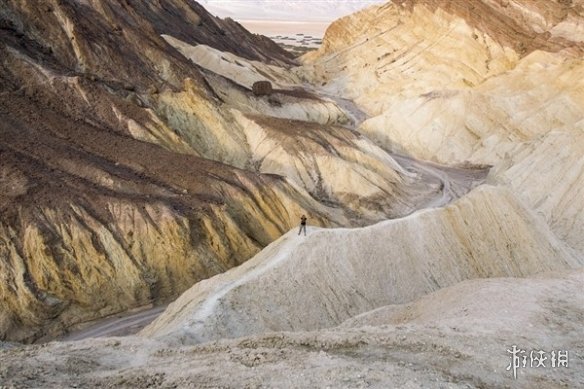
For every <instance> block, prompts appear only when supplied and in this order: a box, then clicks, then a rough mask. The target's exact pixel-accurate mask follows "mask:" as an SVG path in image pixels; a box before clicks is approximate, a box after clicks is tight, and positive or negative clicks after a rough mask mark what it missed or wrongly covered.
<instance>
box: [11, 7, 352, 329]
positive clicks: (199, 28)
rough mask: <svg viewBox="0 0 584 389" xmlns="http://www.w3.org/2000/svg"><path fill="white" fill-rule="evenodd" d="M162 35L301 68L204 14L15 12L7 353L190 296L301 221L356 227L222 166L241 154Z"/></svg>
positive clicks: (180, 10)
mask: <svg viewBox="0 0 584 389" xmlns="http://www.w3.org/2000/svg"><path fill="white" fill-rule="evenodd" d="M162 33H167V34H173V35H174V36H177V37H179V38H181V39H184V40H186V41H188V42H191V43H193V44H195V43H205V44H208V45H214V46H215V47H217V48H218V49H221V50H226V51H231V52H234V53H237V54H239V55H241V56H244V57H246V58H249V59H255V60H266V61H269V62H271V63H274V64H284V63H290V62H291V60H290V58H289V56H288V55H287V54H286V53H285V52H284V51H282V50H281V49H279V48H278V47H277V46H276V45H275V44H273V43H272V42H270V41H268V40H264V39H263V38H260V37H257V36H254V35H252V34H249V33H248V32H247V31H245V30H243V29H242V28H241V27H240V26H239V25H237V24H236V23H234V22H233V21H221V20H219V19H216V18H214V17H212V16H210V15H209V14H207V13H206V12H205V11H204V10H203V9H202V8H201V7H200V6H198V5H197V4H196V3H194V2H189V3H184V2H181V1H167V0H164V1H159V2H138V1H125V2H121V3H119V2H117V1H94V2H77V1H40V2H34V3H31V2H26V1H5V2H2V4H0V43H1V44H0V56H1V58H2V62H1V64H0V87H1V90H2V92H1V93H0V133H1V139H2V141H1V143H0V155H1V165H0V215H1V216H0V242H1V244H0V279H1V280H2V282H1V283H0V284H1V285H0V301H1V303H2V309H1V310H0V338H9V339H13V340H31V339H35V338H39V337H42V336H43V335H44V334H45V333H46V331H49V333H50V332H51V331H53V332H56V331H59V330H60V329H62V327H64V326H68V325H70V324H73V323H76V322H80V321H84V320H87V319H90V318H95V317H101V316H104V315H107V314H110V313H113V312H118V311H122V310H125V309H128V308H129V307H132V306H137V305H143V304H147V303H150V302H152V301H158V300H161V299H164V298H167V297H169V296H175V295H177V294H178V293H180V292H182V291H183V290H184V289H186V288H187V287H189V286H190V285H192V284H193V282H196V281H197V280H200V279H202V278H206V277H208V276H211V275H213V274H216V273H219V272H222V271H224V270H226V269H227V268H229V267H232V266H235V265H237V264H239V263H241V262H243V261H245V260H246V259H248V258H249V257H250V256H252V255H253V254H254V253H255V252H257V251H258V250H259V249H260V248H261V247H263V246H265V245H266V244H268V243H269V242H271V241H272V240H274V239H275V238H277V237H278V236H279V235H280V234H281V233H282V232H284V231H287V230H288V229H289V228H290V227H291V226H292V223H295V218H296V215H297V214H298V213H299V212H309V213H310V214H311V215H314V216H313V218H314V222H315V223H323V224H329V223H335V220H336V221H338V220H342V218H336V219H335V217H333V216H331V215H326V213H327V211H326V210H324V209H321V207H320V206H319V205H318V204H317V203H316V202H315V201H314V200H313V199H312V198H310V196H309V195H308V194H307V193H306V192H305V191H304V190H303V189H301V188H299V187H294V186H291V185H290V183H288V182H286V180H285V179H283V178H282V177H277V176H268V175H258V174H256V173H255V172H246V171H243V170H240V169H237V168H235V167H233V166H228V165H224V164H222V163H221V162H230V159H229V158H228V157H226V156H227V155H235V154H236V153H234V152H233V153H231V150H230V146H231V145H233V144H236V143H241V139H235V140H234V139H226V140H225V141H224V142H223V143H222V145H223V148H222V149H220V150H219V147H215V148H213V147H211V146H209V145H208V143H210V144H213V143H215V144H216V143H219V142H218V141H216V142H214V139H216V138H217V137H219V136H221V134H220V130H219V128H228V126H229V124H228V121H227V120H226V119H225V117H223V116H222V114H221V112H220V108H219V102H218V100H217V98H216V97H214V95H213V92H212V91H211V90H210V89H209V87H208V86H207V84H206V82H205V81H204V79H203V77H202V75H201V73H200V71H199V70H198V69H197V68H195V67H194V66H193V65H192V64H191V63H190V61H188V60H187V59H185V58H184V57H183V56H182V55H181V54H180V53H179V52H177V51H176V50H174V49H173V48H172V47H170V46H168V44H167V43H166V42H165V40H164V39H163V38H162V37H161V36H160V34H162ZM185 100H187V101H189V102H190V105H189V107H188V109H186V108H184V107H182V106H180V105H178V103H177V102H178V101H183V102H184V101H185ZM173 115H174V116H173ZM181 115H182V116H181ZM176 116H181V117H182V118H184V117H188V118H189V119H188V120H189V123H188V125H184V126H179V125H177V124H176V121H175V120H174V119H173V118H174V117H176ZM183 120H185V119H183ZM209 134H213V135H214V136H215V138H212V137H211V136H210V135H209ZM207 142H208V143H207ZM230 153H231V154H230ZM203 158H206V159H203ZM241 167H243V166H241ZM325 215H326V216H325ZM258 221H259V222H258Z"/></svg>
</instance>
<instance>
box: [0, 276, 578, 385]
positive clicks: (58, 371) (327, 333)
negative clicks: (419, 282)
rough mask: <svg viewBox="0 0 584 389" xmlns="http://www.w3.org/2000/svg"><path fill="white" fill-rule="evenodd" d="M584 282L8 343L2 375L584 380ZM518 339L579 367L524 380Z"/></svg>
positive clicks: (162, 380) (162, 379)
mask: <svg viewBox="0 0 584 389" xmlns="http://www.w3.org/2000/svg"><path fill="white" fill-rule="evenodd" d="M583 282H584V273H583V272H582V271H581V270H580V271H575V272H570V273H565V274H545V275H541V276H539V277H537V278H530V279H511V278H494V279H490V280H478V281H466V282H463V283H460V284H457V285H455V286H453V287H449V288H445V289H442V290H440V291H438V292H435V293H432V294H429V295H428V296H425V297H423V298H421V299H419V300H417V301H415V302H413V303H410V304H406V305H393V306H388V307H385V308H382V309H379V310H376V311H373V312H372V313H369V314H366V315H362V316H359V317H357V318H355V319H352V320H349V321H347V322H346V323H344V324H342V325H341V326H339V327H334V328H329V329H326V330H320V331H312V332H305V331H297V332H273V333H266V334H262V335H256V336H251V337H245V338H240V339H235V340H222V341H217V342H211V343H206V344H203V345H197V346H190V345H181V344H180V342H179V343H177V342H176V339H175V340H174V341H170V340H165V339H159V338H151V337H148V338H145V337H136V336H132V337H124V338H106V339H93V340H85V341H79V342H63V343H50V344H47V345H43V346H29V347H26V348H22V347H16V348H12V349H5V350H2V351H1V352H0V362H1V364H0V380H1V382H2V384H3V385H5V386H8V387H16V388H20V387H42V388H62V387H96V388H113V387H128V388H131V387H159V388H175V387H180V388H182V387H186V388H204V387H209V388H210V387H225V388H244V387H246V388H250V387H251V388H260V387H290V388H305V387H350V388H368V387H371V388H387V387H404V388H428V387H432V388H475V387H479V388H481V387H488V388H499V387H501V388H503V387H526V388H527V387H533V386H538V387H546V388H577V387H581V386H582V385H584V369H583V367H584V366H583V357H584V343H583V341H582V339H584V338H583V335H584V332H583V328H582V326H581V325H580V322H581V321H582V320H583V319H584V300H583V297H582V295H581V293H580V291H581V286H582V283H583ZM567 297H570V298H569V299H568V298H567ZM513 345H516V346H517V347H519V348H521V349H522V350H527V351H528V353H529V352H530V351H536V352H537V351H539V350H543V351H546V352H547V353H548V354H546V355H547V357H548V358H551V354H549V353H551V351H552V350H560V351H563V350H567V351H569V354H568V355H569V366H568V367H567V368H566V367H556V368H552V367H551V361H550V360H549V359H548V360H547V361H546V367H545V368H543V367H540V368H537V369H536V368H529V367H527V368H521V367H520V368H519V369H518V371H517V378H516V379H514V378H513V373H512V371H513V370H512V369H511V370H507V367H508V366H509V365H510V362H511V358H510V354H509V353H508V352H507V350H512V346H513ZM528 366H529V365H528Z"/></svg>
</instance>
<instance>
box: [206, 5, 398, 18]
mask: <svg viewBox="0 0 584 389" xmlns="http://www.w3.org/2000/svg"><path fill="white" fill-rule="evenodd" d="M198 1H199V3H201V4H202V5H203V6H204V7H205V8H206V9H207V10H208V11H210V12H211V13H212V14H214V15H217V16H221V17H231V18H233V19H236V20H278V21H303V22H309V21H321V22H331V21H333V20H335V19H338V18H340V17H341V16H344V15H348V14H350V13H353V12H355V11H357V10H359V9H361V8H365V7H367V6H370V5H373V4H379V3H385V2H387V0H316V1H314V0H198Z"/></svg>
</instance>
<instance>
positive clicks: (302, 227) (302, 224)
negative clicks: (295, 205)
mask: <svg viewBox="0 0 584 389" xmlns="http://www.w3.org/2000/svg"><path fill="white" fill-rule="evenodd" d="M302 230H304V236H306V216H304V215H302V217H301V218H300V230H299V231H298V235H300V233H301V232H302Z"/></svg>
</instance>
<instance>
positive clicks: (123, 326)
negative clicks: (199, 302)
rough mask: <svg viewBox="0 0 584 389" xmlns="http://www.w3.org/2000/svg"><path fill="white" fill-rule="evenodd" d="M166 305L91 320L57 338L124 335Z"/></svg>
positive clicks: (131, 331) (155, 315) (138, 327)
mask: <svg viewBox="0 0 584 389" xmlns="http://www.w3.org/2000/svg"><path fill="white" fill-rule="evenodd" d="M166 307H167V305H162V306H158V307H154V308H150V309H145V310H141V311H139V312H134V313H125V314H124V313H122V314H119V315H116V317H110V318H106V319H100V320H96V321H95V322H93V323H94V324H92V325H89V326H88V327H86V328H83V329H80V330H77V331H73V332H71V333H69V334H67V335H65V336H63V337H62V338H60V339H59V340H61V341H75V340H83V339H88V338H102V337H106V336H126V335H132V334H135V333H137V332H138V331H140V330H141V329H142V328H144V327H146V326H147V325H148V324H150V323H151V322H152V321H153V320H154V319H156V318H157V317H158V316H160V314H161V313H162V312H164V310H165V309H166Z"/></svg>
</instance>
